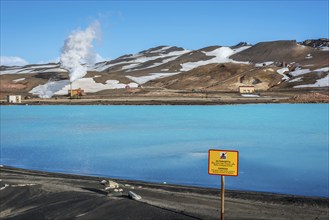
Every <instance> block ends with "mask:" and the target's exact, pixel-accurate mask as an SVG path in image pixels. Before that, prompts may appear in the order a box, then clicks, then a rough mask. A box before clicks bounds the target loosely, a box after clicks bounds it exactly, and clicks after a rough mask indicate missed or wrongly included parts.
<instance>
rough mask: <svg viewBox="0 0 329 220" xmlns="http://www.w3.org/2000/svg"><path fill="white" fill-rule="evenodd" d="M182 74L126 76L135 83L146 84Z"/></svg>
mask: <svg viewBox="0 0 329 220" xmlns="http://www.w3.org/2000/svg"><path fill="white" fill-rule="evenodd" d="M179 73H180V72H177V73H150V75H148V76H126V77H127V78H129V79H131V80H133V81H134V82H136V83H138V84H144V83H146V82H148V81H151V80H155V79H160V78H164V77H168V76H173V75H176V74H179Z"/></svg>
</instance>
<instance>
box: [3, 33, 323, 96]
mask: <svg viewBox="0 0 329 220" xmlns="http://www.w3.org/2000/svg"><path fill="white" fill-rule="evenodd" d="M328 42H329V41H328V39H319V40H307V41H304V42H302V43H297V42H296V41H273V42H261V43H258V44H255V45H248V44H247V43H239V44H237V45H235V46H231V47H224V46H210V47H205V48H202V49H198V50H187V49H184V48H181V47H175V46H159V47H155V48H151V49H148V50H144V51H141V52H139V53H137V54H128V55H124V56H121V57H119V58H117V59H114V60H110V61H104V62H100V63H96V64H95V65H92V66H88V73H87V75H86V76H85V77H84V78H82V79H78V80H77V81H75V82H74V83H73V86H74V87H76V88H78V87H81V88H83V89H84V90H85V92H86V93H89V94H90V93H95V94H97V93H99V92H103V91H106V90H112V89H122V88H126V87H127V86H129V87H130V88H135V87H139V86H140V85H143V87H144V88H147V87H149V88H159V89H175V90H189V89H201V90H210V91H214V90H217V91H218V90H219V91H237V88H238V87H239V86H242V85H253V86H255V88H256V90H259V91H265V90H269V89H271V90H273V89H301V88H303V89H305V88H314V87H317V88H328V86H329V85H328V84H329V83H328V72H329V59H328V58H329V51H328V50H326V49H325V48H326V47H327V45H328ZM0 78H1V86H0V91H1V96H4V95H7V94H9V93H16V94H17V93H19V94H24V95H38V96H40V97H51V96H53V95H65V94H67V90H68V89H69V83H70V82H69V78H68V73H67V71H66V70H65V69H63V68H61V66H60V64H59V63H50V64H35V65H27V66H23V67H20V66H11V67H8V66H1V67H0ZM103 93H104V92H103Z"/></svg>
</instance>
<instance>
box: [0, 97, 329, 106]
mask: <svg viewBox="0 0 329 220" xmlns="http://www.w3.org/2000/svg"><path fill="white" fill-rule="evenodd" d="M328 103H329V100H309V101H298V100H294V99H287V98H283V99H264V98H263V99H260V98H241V99H240V98H239V99H225V100H224V99H214V98H206V99H205V98H202V99H196V98H189V99H184V98H164V99H156V98H145V99H144V98H142V99H136V98H120V99H48V100H47V99H29V100H22V102H21V103H8V102H6V101H5V100H1V101H0V106H1V105H4V106H6V105H205V106H206V105H209V106H210V105H244V104H328Z"/></svg>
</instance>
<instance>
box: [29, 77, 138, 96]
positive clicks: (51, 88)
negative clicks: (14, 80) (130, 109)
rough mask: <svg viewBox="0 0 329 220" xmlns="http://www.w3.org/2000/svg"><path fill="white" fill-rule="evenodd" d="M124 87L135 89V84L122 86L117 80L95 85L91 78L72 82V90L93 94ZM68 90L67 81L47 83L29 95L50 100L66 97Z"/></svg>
mask: <svg viewBox="0 0 329 220" xmlns="http://www.w3.org/2000/svg"><path fill="white" fill-rule="evenodd" d="M126 86H129V87H130V88H137V87H138V84H137V83H133V82H132V83H129V84H124V83H120V82H119V81H118V80H107V81H106V83H105V84H103V83H96V82H95V80H94V79H93V78H82V79H78V80H76V81H74V83H73V88H82V89H83V90H84V91H85V92H86V93H95V92H99V91H102V90H107V89H123V88H125V87H126ZM69 89H70V81H69V80H61V81H52V82H47V83H46V84H44V85H38V86H37V87H34V88H33V89H32V90H31V91H30V93H32V94H33V95H38V96H39V97H40V98H51V97H52V96H53V95H67V92H68V90H69Z"/></svg>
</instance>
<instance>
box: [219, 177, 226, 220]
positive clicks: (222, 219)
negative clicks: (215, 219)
mask: <svg viewBox="0 0 329 220" xmlns="http://www.w3.org/2000/svg"><path fill="white" fill-rule="evenodd" d="M221 179H222V196H221V197H222V208H221V215H220V217H221V220H224V212H225V210H224V200H225V199H224V198H225V179H224V176H221Z"/></svg>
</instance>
